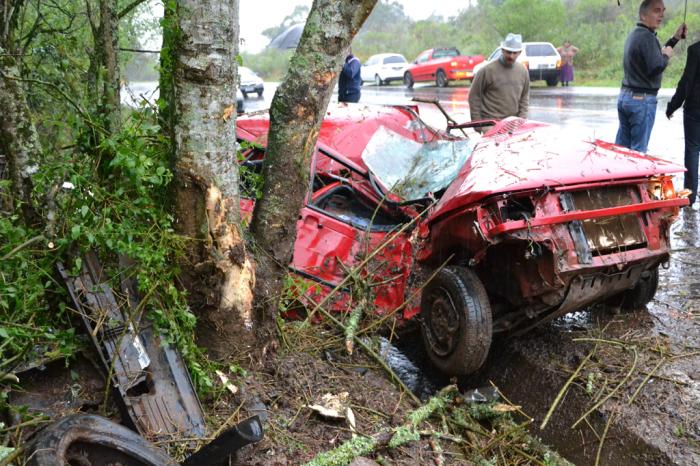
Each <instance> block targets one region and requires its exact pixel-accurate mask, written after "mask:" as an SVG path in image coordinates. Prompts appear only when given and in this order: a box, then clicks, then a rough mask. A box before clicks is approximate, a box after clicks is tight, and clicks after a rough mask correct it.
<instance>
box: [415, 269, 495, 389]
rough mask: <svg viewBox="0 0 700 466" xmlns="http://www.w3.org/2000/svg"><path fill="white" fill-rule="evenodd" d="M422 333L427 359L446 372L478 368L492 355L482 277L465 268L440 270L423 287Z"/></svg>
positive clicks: (488, 306) (487, 301)
mask: <svg viewBox="0 0 700 466" xmlns="http://www.w3.org/2000/svg"><path fill="white" fill-rule="evenodd" d="M420 316H421V324H422V325H421V334H422V336H423V344H424V345H425V349H426V353H427V355H428V358H429V359H430V361H431V362H432V363H433V365H434V366H435V367H436V368H437V369H438V370H440V371H441V372H443V373H445V374H446V375H450V376H453V375H467V374H471V373H472V372H475V371H477V370H478V369H479V368H480V367H481V366H482V364H483V363H484V361H486V357H487V356H488V354H489V348H490V347H491V337H492V333H493V327H492V320H491V306H490V304H489V299H488V296H487V295H486V290H485V289H484V286H483V285H482V284H481V281H480V280H479V277H477V276H476V274H475V273H474V272H472V271H471V270H469V269H467V268H464V267H446V268H444V269H442V270H440V271H439V272H438V273H437V275H435V277H434V278H433V280H432V281H431V282H430V283H428V285H427V286H426V287H425V289H424V290H423V295H422V298H421V314H420Z"/></svg>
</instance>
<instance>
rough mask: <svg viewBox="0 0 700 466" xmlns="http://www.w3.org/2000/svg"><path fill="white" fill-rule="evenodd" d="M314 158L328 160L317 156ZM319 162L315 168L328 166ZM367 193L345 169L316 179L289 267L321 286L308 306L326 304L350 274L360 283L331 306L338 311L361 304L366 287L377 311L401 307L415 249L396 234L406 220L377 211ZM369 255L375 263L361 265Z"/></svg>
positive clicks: (310, 290)
mask: <svg viewBox="0 0 700 466" xmlns="http://www.w3.org/2000/svg"><path fill="white" fill-rule="evenodd" d="M316 157H318V158H323V157H327V155H325V154H324V153H323V152H317V154H316ZM318 162H319V161H318V160H317V163H315V164H314V165H315V166H321V165H324V166H327V164H324V163H318ZM347 175H349V176H347ZM367 189H369V184H368V182H367V180H366V179H363V178H362V177H361V176H357V174H351V173H350V172H349V171H347V170H343V171H341V172H337V173H329V172H325V173H322V172H321V171H320V170H319V171H317V172H316V173H315V174H314V177H313V182H312V187H311V189H310V193H309V197H308V198H307V202H306V204H305V205H304V207H303V208H302V209H301V212H300V214H299V220H298V221H297V225H296V228H297V239H296V242H295V244H294V256H293V259H292V263H291V264H290V269H291V270H292V271H294V272H295V273H297V274H298V275H300V276H301V277H303V278H306V279H309V280H311V281H312V282H314V283H315V284H317V286H315V287H311V288H308V291H307V292H306V295H305V299H307V300H309V301H310V303H309V304H311V303H314V302H319V301H320V300H321V299H323V298H324V297H325V296H326V294H327V293H328V292H329V291H330V290H331V289H332V288H334V287H335V286H337V285H338V284H340V283H342V282H343V281H344V280H345V278H346V277H347V276H348V274H353V275H354V276H356V278H357V279H359V280H355V279H353V280H349V281H346V283H345V284H344V286H343V290H344V292H343V293H342V294H341V295H339V296H338V297H337V299H334V300H332V301H331V302H332V303H335V307H336V309H337V310H341V309H347V306H348V301H352V300H357V299H361V298H362V297H363V296H362V291H361V290H360V288H362V287H364V292H366V293H368V296H369V297H370V298H369V299H370V302H373V303H374V306H373V307H376V310H377V311H379V312H389V311H391V310H394V309H395V308H396V307H398V306H400V305H401V304H402V303H403V301H404V295H405V292H406V284H407V280H408V275H409V273H410V270H411V268H410V265H411V263H412V262H411V261H412V254H411V251H412V248H411V244H410V242H409V240H408V236H407V235H398V236H396V235H394V233H392V232H393V231H395V230H396V229H397V228H398V227H399V225H400V224H401V223H402V221H405V219H401V218H396V217H394V216H392V215H390V214H389V213H388V212H387V211H385V210H383V209H382V208H381V207H379V206H378V205H377V203H376V202H374V201H373V198H372V196H371V194H370V193H369V191H367ZM370 255H373V257H372V259H371V260H369V261H367V263H366V264H364V265H362V264H363V263H364V262H365V260H366V259H367V258H368V257H369V256H370ZM365 297H367V296H365ZM328 307H329V308H333V307H334V306H333V305H332V304H329V306H328Z"/></svg>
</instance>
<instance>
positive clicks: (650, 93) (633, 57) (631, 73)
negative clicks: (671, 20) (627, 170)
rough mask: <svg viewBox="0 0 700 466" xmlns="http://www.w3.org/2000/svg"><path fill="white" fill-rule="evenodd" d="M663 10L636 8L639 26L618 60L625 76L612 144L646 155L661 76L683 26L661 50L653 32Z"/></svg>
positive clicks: (655, 2)
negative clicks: (616, 127) (617, 123)
mask: <svg viewBox="0 0 700 466" xmlns="http://www.w3.org/2000/svg"><path fill="white" fill-rule="evenodd" d="M665 11H666V7H665V6H664V2H663V1H662V0H644V1H643V2H642V3H641V4H640V5H639V22H638V23H637V27H635V28H634V29H633V30H632V32H630V34H629V35H628V36H627V41H626V42H625V52H624V57H623V60H622V66H623V68H624V72H625V76H624V78H623V79H622V88H621V89H620V96H619V97H618V99H617V116H618V118H619V120H620V126H619V128H618V130H617V137H616V138H615V144H617V145H620V146H624V147H627V148H630V149H632V150H636V151H639V152H646V151H647V147H648V145H649V137H650V136H651V130H652V128H653V127H654V120H655V118H656V94H657V93H658V92H659V88H660V87H661V76H662V74H663V72H664V70H665V69H666V66H667V65H668V61H669V60H670V59H671V57H672V56H673V47H674V46H675V45H676V44H677V43H678V41H679V40H681V39H684V38H685V35H686V33H687V31H688V29H687V28H686V26H685V23H683V24H681V25H680V26H679V27H678V30H677V31H676V33H675V34H674V35H673V37H671V38H670V39H669V40H668V42H666V44H665V45H664V47H663V48H662V47H661V44H659V39H658V38H657V37H656V30H657V29H658V28H659V26H661V22H662V21H663V19H664V13H665Z"/></svg>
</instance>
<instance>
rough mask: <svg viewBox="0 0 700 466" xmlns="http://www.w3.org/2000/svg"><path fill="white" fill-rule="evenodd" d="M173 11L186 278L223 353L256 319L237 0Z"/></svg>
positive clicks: (205, 330)
mask: <svg viewBox="0 0 700 466" xmlns="http://www.w3.org/2000/svg"><path fill="white" fill-rule="evenodd" d="M171 13H172V12H171ZM175 15H176V16H177V18H178V21H177V27H178V28H179V29H178V30H177V31H167V32H165V34H164V36H168V37H170V38H171V39H174V40H177V44H175V45H174V48H173V44H172V43H171V44H167V46H166V48H168V49H170V50H174V51H175V53H174V61H173V62H172V65H173V73H174V74H173V76H172V78H173V79H172V80H168V77H164V78H163V80H165V81H167V82H171V83H173V87H172V91H173V100H172V106H171V108H170V115H174V120H172V121H173V123H174V136H175V137H174V151H175V167H176V177H177V181H176V184H177V187H176V217H177V222H178V227H179V229H180V231H181V232H182V233H183V234H185V235H187V236H188V237H190V238H192V239H193V242H192V248H191V252H190V256H189V261H190V266H189V267H187V268H185V269H183V280H184V282H185V284H186V286H187V288H188V289H189V291H190V296H191V300H190V302H191V303H192V304H193V305H194V306H195V307H196V308H197V310H198V311H199V312H198V314H199V316H198V317H199V327H198V341H199V343H200V344H201V345H203V346H205V347H207V348H208V349H209V351H210V354H211V355H212V356H214V357H216V358H225V357H229V356H232V355H234V354H238V353H242V352H247V351H248V350H249V346H250V345H252V332H250V330H251V328H252V324H253V322H252V298H253V296H252V288H253V283H254V271H253V263H252V261H251V260H250V259H249V258H248V254H247V252H246V249H245V244H244V242H243V238H242V236H241V232H240V228H239V225H238V223H239V205H238V203H239V198H238V167H237V164H236V139H235V115H236V87H235V86H236V73H237V67H236V60H235V57H236V54H237V52H238V1H237V0H179V1H178V2H177V10H176V12H175ZM166 23H167V21H166ZM172 27H175V23H172ZM171 56H173V55H171ZM163 80H162V81H163ZM202 226H205V227H206V228H203V227H202ZM203 230H206V231H203Z"/></svg>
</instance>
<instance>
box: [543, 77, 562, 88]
mask: <svg viewBox="0 0 700 466" xmlns="http://www.w3.org/2000/svg"><path fill="white" fill-rule="evenodd" d="M546 81H547V86H549V87H554V86H556V85H557V84H558V83H559V79H557V78H556V77H553V78H547V79H546Z"/></svg>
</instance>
